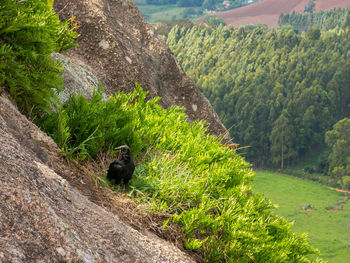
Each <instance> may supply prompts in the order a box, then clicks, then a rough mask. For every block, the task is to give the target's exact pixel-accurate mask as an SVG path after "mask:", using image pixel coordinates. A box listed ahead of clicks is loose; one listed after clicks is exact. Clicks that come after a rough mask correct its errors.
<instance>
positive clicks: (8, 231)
mask: <svg viewBox="0 0 350 263" xmlns="http://www.w3.org/2000/svg"><path fill="white" fill-rule="evenodd" d="M64 178H67V180H66V179H64ZM74 180H75V181H76V182H74ZM90 180H91V178H90ZM77 184H80V185H82V186H83V187H82V189H84V190H83V191H82V192H85V193H84V194H86V195H87V196H89V195H90V199H94V200H95V203H99V202H100V205H101V202H103V201H101V200H103V199H104V201H105V202H106V203H108V205H109V206H111V205H112V206H113V200H107V199H106V197H103V194H102V191H101V190H99V191H96V189H95V191H94V190H93V188H94V184H91V182H90V183H89V178H88V177H86V176H84V174H83V173H82V172H81V171H79V170H77V169H74V166H72V165H71V166H68V165H67V163H66V162H65V161H64V159H63V158H62V156H61V154H60V149H59V148H58V147H57V146H56V144H55V143H54V142H53V141H52V139H51V138H50V137H48V136H47V135H46V134H44V133H42V132H41V131H40V130H39V129H38V128H37V127H36V126H35V125H34V124H32V123H31V122H30V121H28V120H27V118H26V117H25V116H23V115H22V114H20V113H19V112H18V111H17V109H16V108H15V107H14V105H13V104H12V103H11V101H10V100H9V99H8V97H7V96H5V95H4V94H2V95H0V185H1V187H0V262H23V263H24V262H89V263H92V262H120V263H134V262H174V263H175V262H176V263H177V262H194V261H193V260H191V259H190V258H189V257H188V256H186V255H185V254H184V253H183V252H181V251H179V250H178V249H177V248H176V247H175V246H174V245H171V244H170V243H167V242H165V241H164V240H160V239H159V238H157V237H155V236H153V235H147V236H146V235H144V234H141V233H140V232H138V231H136V230H134V229H133V228H131V227H130V226H129V225H127V224H125V223H124V222H122V221H121V220H120V217H119V216H117V215H115V214H113V213H111V212H109V211H108V210H109V209H107V207H108V206H107V207H105V208H102V207H101V206H99V205H97V204H95V203H93V202H91V201H89V200H88V199H87V197H86V196H84V195H82V194H81V193H80V192H79V191H77V189H76V188H75V187H74V188H73V187H72V185H75V186H76V185H77ZM115 209H119V210H121V209H122V208H121V207H119V208H118V207H115Z"/></svg>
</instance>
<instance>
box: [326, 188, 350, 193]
mask: <svg viewBox="0 0 350 263" xmlns="http://www.w3.org/2000/svg"><path fill="white" fill-rule="evenodd" d="M328 188H329V189H332V190H335V191H337V192H341V193H348V194H350V191H347V190H343V189H339V188H334V187H328Z"/></svg>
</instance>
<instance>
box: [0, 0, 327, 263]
mask: <svg viewBox="0 0 350 263" xmlns="http://www.w3.org/2000/svg"><path fill="white" fill-rule="evenodd" d="M51 3H52V2H51ZM101 3H102V2H98V1H94V2H93V4H97V5H98V4H101ZM103 3H105V4H106V6H104V7H107V10H104V9H103V10H104V11H106V13H108V11H111V12H113V10H114V11H115V10H120V9H123V7H125V8H129V7H130V5H129V4H130V2H129V1H121V2H120V1H114V2H110V1H106V2H103ZM103 3H102V4H103ZM109 3H117V5H116V6H114V8H116V9H113V8H112V6H109V5H108V4H109ZM85 4H86V2H85ZM66 7H67V6H66ZM85 7H91V6H85ZM108 7H110V9H108ZM118 8H119V9H118ZM63 9H65V7H64V8H63ZM63 9H60V11H62V10H63ZM93 10H94V11H97V9H96V8H95V9H93ZM100 10H101V13H98V14H93V17H90V18H89V19H94V18H96V16H97V15H102V16H103V14H104V13H103V12H102V9H100ZM79 11H80V12H81V13H84V12H85V11H86V9H84V8H82V9H79ZM65 12H68V11H67V10H66V9H65ZM95 15H96V16H95ZM75 19H76V18H75V17H73V18H71V19H70V21H66V22H61V21H60V20H59V18H58V16H57V15H56V14H55V13H54V11H53V10H52V8H51V5H48V2H47V1H46V0H27V1H21V0H15V1H14V0H4V1H3V2H2V5H1V6H0V44H1V46H0V51H1V56H0V76H1V78H0V81H1V82H0V84H1V86H0V135H1V136H0V162H1V163H0V164H1V165H0V173H1V179H0V180H1V185H2V187H1V189H0V192H1V195H0V198H1V202H0V214H1V218H2V220H1V228H0V231H1V232H0V234H1V239H0V243H1V246H0V259H1V261H2V262H10V261H16V262H42V261H47V262H49V261H52V262H89V263H90V262H125V263H129V262H130V263H131V262H169V263H171V262H193V261H194V260H196V261H197V262H202V261H204V260H205V261H206V262H213V263H214V262H215V263H216V262H238V261H241V262H252V261H254V262H268V261H270V262H289V261H294V262H323V261H322V260H321V259H320V260H319V259H315V257H316V256H317V255H318V250H317V249H315V248H313V247H312V246H310V245H309V243H308V241H307V239H306V237H305V235H302V234H301V235H300V234H295V233H293V232H291V231H290V224H289V223H288V222H287V221H286V220H285V219H283V218H282V217H279V216H276V215H275V214H273V212H272V211H271V208H272V205H271V203H270V202H269V201H268V200H264V199H263V198H262V197H261V196H260V195H256V194H254V193H253V192H252V184H251V183H250V181H251V180H252V177H253V176H254V174H253V172H252V170H251V169H249V166H250V165H249V163H247V162H246V161H245V160H244V158H243V157H242V156H240V155H238V154H236V149H234V148H232V147H230V145H227V144H223V143H222V138H219V137H217V136H214V135H210V134H209V133H208V129H207V125H206V124H205V123H204V122H202V121H198V120H196V121H192V122H189V121H188V119H189V118H188V116H187V115H186V114H185V113H184V109H183V108H181V107H179V106H172V107H168V108H166V109H164V108H163V107H162V106H161V104H160V98H153V99H149V98H147V95H148V93H149V92H148V91H147V92H146V91H143V89H142V87H141V86H140V85H139V84H137V83H136V84H134V83H133V85H135V88H134V90H133V91H132V92H113V91H111V90H109V91H108V88H111V87H110V86H108V81H107V84H106V91H107V92H110V93H112V94H111V95H110V96H106V94H105V93H104V91H103V87H102V86H101V85H98V86H97V87H98V88H97V89H96V86H95V84H96V83H95V82H96V79H95V77H92V78H90V80H88V81H86V79H85V80H84V81H81V82H79V81H76V82H75V84H74V85H77V84H78V83H83V82H85V84H86V83H90V84H91V83H92V84H93V85H91V86H90V89H95V90H94V92H93V94H92V96H91V97H90V98H87V97H85V96H84V95H83V94H80V93H79V92H76V93H73V94H72V95H70V97H69V98H68V99H67V100H65V101H59V100H58V98H57V96H58V95H57V94H59V93H60V92H62V90H64V89H67V87H72V86H70V85H68V86H67V85H65V86H62V85H63V83H62V82H63V81H62V71H63V68H62V65H61V64H60V63H59V62H57V61H56V60H54V59H52V54H53V53H55V52H56V53H57V52H58V53H60V55H57V54H56V56H55V57H59V58H61V56H63V57H64V56H65V55H64V54H62V53H64V52H66V51H67V50H69V49H70V48H72V47H74V46H75V45H74V43H73V41H74V39H75V38H76V37H77V34H76V33H75V31H76V30H77V29H78V26H77V23H76V20H75ZM114 22H116V21H114ZM121 22H123V21H121ZM87 23H89V22H87ZM102 25H104V24H102ZM126 25H128V23H126ZM83 27H84V25H81V27H80V28H83ZM86 27H88V26H86ZM101 27H102V29H105V27H103V26H101ZM95 29H96V28H95ZM102 29H100V30H101V32H104V31H103V30H102ZM106 29H107V27H106ZM96 32H97V33H100V35H101V34H103V33H101V32H100V31H99V30H97V31H96ZM118 32H119V33H120V31H118ZM80 33H82V31H80ZM97 33H96V34H95V36H96V37H97ZM104 33H106V32H104ZM126 36H127V34H125V35H123V37H126ZM82 39H84V36H83V35H80V43H81V44H82V46H83V45H84V44H85V43H84V42H83V41H82ZM86 40H88V39H86ZM121 42H122V41H121ZM98 43H100V46H101V48H102V49H107V50H108V49H109V47H108V43H109V45H111V44H115V42H111V43H110V42H108V41H107V40H106V41H102V43H101V41H100V42H98ZM90 44H91V45H90V47H95V44H96V43H95V44H94V42H93V38H92V39H91V43H90ZM97 45H98V44H97ZM85 47H86V46H85ZM141 48H143V47H141ZM78 49H79V48H76V49H75V52H77V53H75V54H76V55H77V56H78V55H81V54H82V53H79V51H77V50H78ZM88 54H90V53H88ZM131 54H132V53H131ZM69 55H70V56H71V57H70V59H71V60H70V61H66V60H64V62H63V64H64V66H65V70H67V68H73V66H72V63H71V62H72V60H74V59H77V58H76V57H74V56H73V55H72V53H70V54H69ZM93 55H95V54H93ZM100 56H101V57H103V54H102V53H101V54H100ZM88 58H89V56H88ZM90 58H91V57H90ZM129 59H131V58H130V57H129ZM90 62H91V63H90V64H91V65H93V64H94V62H93V61H90ZM99 62H100V63H101V65H102V64H103V63H102V62H104V61H103V60H102V61H99ZM175 62H176V61H175ZM95 63H96V62H95ZM127 63H129V62H128V61H127ZM165 65H166V64H165ZM85 66H86V65H85ZM80 67H81V66H80ZM74 68H75V69H77V68H79V67H74ZM92 69H93V67H92ZM98 69H99V70H100V71H97V75H99V77H100V76H102V79H103V74H102V73H103V68H98ZM127 70H129V72H131V71H132V69H127ZM83 72H85V73H86V75H85V76H86V77H91V76H93V75H92V74H90V73H88V71H86V69H85V70H81V72H80V73H83ZM70 73H71V75H70V76H73V75H74V74H73V73H74V71H71V72H70ZM105 73H106V75H107V76H108V73H109V72H108V71H107V72H105ZM172 73H173V74H175V73H174V72H172ZM168 74H169V73H168ZM145 77H148V76H145ZM77 78H78V76H77ZM179 79H180V80H181V77H180V76H179ZM65 81H67V76H66V77H65ZM121 83H122V84H123V81H122V80H121ZM122 84H121V87H123V85H122ZM87 85H88V84H87ZM115 88H117V87H115ZM70 91H71V90H70ZM67 94H69V93H67ZM163 103H164V101H163ZM19 110H20V111H22V113H21V112H20V111H19ZM23 114H25V115H23ZM33 122H35V123H36V124H34V123H33ZM38 127H40V129H41V130H39V128H38ZM43 131H45V133H46V134H45V133H44V132H43ZM125 144H127V145H128V146H129V147H130V149H131V153H132V157H133V159H134V161H135V163H136V169H135V172H134V175H133V178H132V180H131V181H130V183H129V184H126V185H125V184H124V185H115V184H113V182H111V181H109V180H108V179H107V178H106V170H107V168H108V165H109V163H111V161H112V160H115V159H116V158H118V153H119V150H118V148H116V147H117V146H120V145H125ZM152 233H153V234H152ZM154 233H156V234H157V235H159V236H160V237H164V236H166V238H167V239H168V240H171V241H172V242H173V244H170V243H168V242H165V241H164V240H161V239H159V238H158V237H156V236H154ZM176 247H177V248H176ZM179 249H181V250H186V252H187V253H186V254H185V253H183V252H181V251H180V250H179ZM194 253H195V254H196V255H197V257H194V259H191V258H189V256H188V255H189V254H190V255H193V254H194Z"/></svg>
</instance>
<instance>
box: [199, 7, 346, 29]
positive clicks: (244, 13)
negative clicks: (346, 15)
mask: <svg viewBox="0 0 350 263" xmlns="http://www.w3.org/2000/svg"><path fill="white" fill-rule="evenodd" d="M308 2H309V0H263V1H261V2H258V3H254V4H251V5H248V6H244V7H241V8H237V9H233V10H229V11H226V12H218V13H216V15H217V16H219V17H221V18H223V19H224V21H225V22H226V23H227V24H228V25H232V26H234V27H239V26H244V25H258V24H267V25H268V27H273V28H277V27H278V18H279V16H280V15H281V14H282V13H292V12H293V11H295V12H298V13H303V12H304V7H305V5H306V4H307V3H308ZM315 4H316V6H315V11H320V10H330V9H332V8H336V7H350V0H315ZM202 21H203V18H200V19H198V20H196V22H197V23H200V22H202Z"/></svg>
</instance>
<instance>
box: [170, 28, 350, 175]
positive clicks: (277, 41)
mask: <svg viewBox="0 0 350 263" xmlns="http://www.w3.org/2000/svg"><path fill="white" fill-rule="evenodd" d="M167 43H168V44H169V46H170V47H171V48H172V50H173V51H174V53H175V54H176V56H177V58H178V59H179V62H180V63H181V65H182V66H183V68H184V69H185V71H186V72H187V73H188V74H189V75H190V76H191V77H192V78H193V79H194V80H195V81H196V83H197V85H198V86H199V87H200V89H201V90H202V92H203V93H204V94H205V95H206V96H207V97H208V99H209V100H210V101H211V103H212V104H213V106H214V108H215V109H216V111H217V112H218V114H219V116H220V118H221V120H222V121H223V122H224V124H225V125H226V126H227V127H230V133H231V136H232V137H233V138H234V140H235V141H236V142H237V143H239V144H240V145H242V146H249V147H248V148H246V149H244V151H245V152H246V155H245V156H246V157H247V158H248V160H250V161H251V162H253V163H254V164H255V165H257V166H266V165H267V166H271V165H275V166H277V165H278V166H279V167H280V168H281V169H283V168H284V167H286V166H288V165H289V164H293V163H297V162H298V161H299V160H302V159H304V158H305V156H309V155H310V154H311V152H313V151H315V149H320V148H322V147H326V144H325V141H324V140H325V133H326V131H328V130H331V128H332V126H333V125H334V124H335V123H336V122H337V121H339V120H341V119H342V118H345V117H347V116H348V112H349V102H350V93H349V85H350V80H349V70H350V65H349V62H348V61H349V60H348V55H349V54H348V50H349V45H350V42H349V31H348V30H344V31H343V32H342V33H340V34H336V33H334V32H321V31H320V30H319V29H314V30H310V31H309V32H308V33H307V34H306V33H302V34H297V33H295V32H294V31H293V30H289V31H284V30H278V31H276V30H274V29H266V28H264V27H256V28H254V29H244V28H240V29H234V28H231V27H223V26H219V27H218V28H214V29H213V28H210V27H206V26H202V25H195V26H193V27H182V28H180V27H174V28H173V29H172V31H171V32H170V33H169V35H168V37H167ZM324 161H325V160H320V162H319V164H318V166H317V170H319V172H321V173H323V172H326V171H324V169H325V168H326V167H327V163H326V162H324Z"/></svg>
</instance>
